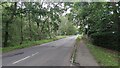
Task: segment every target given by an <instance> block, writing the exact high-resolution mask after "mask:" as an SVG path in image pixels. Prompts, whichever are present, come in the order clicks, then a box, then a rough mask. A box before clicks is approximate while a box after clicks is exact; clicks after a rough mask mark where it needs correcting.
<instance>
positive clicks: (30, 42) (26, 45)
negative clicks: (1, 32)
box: [2, 36, 65, 53]
mask: <svg viewBox="0 0 120 68" xmlns="http://www.w3.org/2000/svg"><path fill="white" fill-rule="evenodd" d="M61 38H65V36H60V37H59V36H57V37H56V38H54V39H45V40H39V41H26V42H24V43H23V44H21V45H14V46H11V47H5V48H2V52H3V53H5V52H9V51H12V50H16V49H22V48H27V47H31V46H36V45H40V44H43V43H47V42H51V41H55V40H58V39H61Z"/></svg>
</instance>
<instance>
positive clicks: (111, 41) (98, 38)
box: [90, 32, 120, 51]
mask: <svg viewBox="0 0 120 68" xmlns="http://www.w3.org/2000/svg"><path fill="white" fill-rule="evenodd" d="M90 37H91V38H92V42H93V44H95V45H98V46H101V47H105V48H109V49H112V50H117V51H118V50H119V51H120V46H118V44H120V42H118V38H120V37H118V33H117V32H115V33H112V32H102V33H93V34H91V35H90Z"/></svg>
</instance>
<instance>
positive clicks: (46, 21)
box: [1, 2, 63, 47]
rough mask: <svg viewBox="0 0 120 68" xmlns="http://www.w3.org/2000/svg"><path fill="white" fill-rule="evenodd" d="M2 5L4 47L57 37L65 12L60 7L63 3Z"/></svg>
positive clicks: (7, 3) (13, 3)
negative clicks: (60, 17) (61, 17)
mask: <svg viewBox="0 0 120 68" xmlns="http://www.w3.org/2000/svg"><path fill="white" fill-rule="evenodd" d="M44 4H46V5H47V7H44ZM1 5H2V7H3V8H2V10H3V13H2V33H3V36H2V40H3V42H2V43H3V46H4V47H8V46H12V45H19V44H20V45H21V44H22V43H23V42H24V41H35V40H41V39H48V38H54V37H55V36H56V35H57V31H58V28H59V23H60V22H61V21H60V19H59V16H60V15H61V14H60V13H61V12H62V11H63V9H62V8H60V7H59V6H60V5H61V3H57V4H55V3H48V4H47V3H42V4H41V3H38V2H3V3H1Z"/></svg>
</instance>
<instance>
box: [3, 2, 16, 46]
mask: <svg viewBox="0 0 120 68" xmlns="http://www.w3.org/2000/svg"><path fill="white" fill-rule="evenodd" d="M16 7H17V2H15V3H14V10H13V13H12V14H11V17H10V19H9V20H8V21H7V22H6V23H5V37H4V42H3V47H7V46H8V37H9V33H8V29H9V24H10V23H12V21H13V18H14V15H15V14H16ZM11 8H12V6H11Z"/></svg>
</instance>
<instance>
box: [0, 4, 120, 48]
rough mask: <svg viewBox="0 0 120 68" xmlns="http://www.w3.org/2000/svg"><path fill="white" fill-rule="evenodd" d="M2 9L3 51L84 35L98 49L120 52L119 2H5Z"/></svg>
mask: <svg viewBox="0 0 120 68" xmlns="http://www.w3.org/2000/svg"><path fill="white" fill-rule="evenodd" d="M0 5H1V6H2V33H3V34H2V43H3V46H4V47H8V46H12V45H16V44H22V43H23V42H24V41H35V40H41V39H49V38H54V37H56V36H58V35H74V34H81V33H84V34H86V35H87V36H88V37H89V38H90V40H91V41H92V42H93V43H94V44H95V45H98V46H103V47H106V48H110V49H114V50H119V47H118V40H119V38H120V31H119V29H120V28H119V27H120V26H119V25H120V23H119V22H120V2H114V3H112V2H111V3H110V2H95V3H94V2H90V3H88V2H75V3H71V2H65V3H39V2H12V3H10V2H9V3H8V2H2V3H0ZM68 10H69V11H70V12H69V13H67V11H68ZM64 13H65V14H64ZM63 14H64V15H63Z"/></svg>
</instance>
